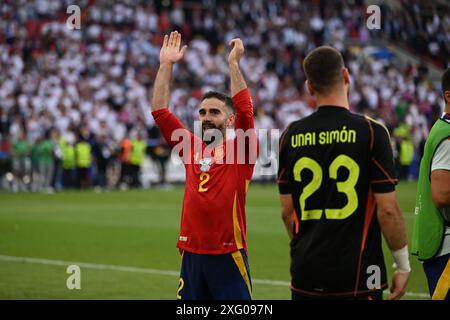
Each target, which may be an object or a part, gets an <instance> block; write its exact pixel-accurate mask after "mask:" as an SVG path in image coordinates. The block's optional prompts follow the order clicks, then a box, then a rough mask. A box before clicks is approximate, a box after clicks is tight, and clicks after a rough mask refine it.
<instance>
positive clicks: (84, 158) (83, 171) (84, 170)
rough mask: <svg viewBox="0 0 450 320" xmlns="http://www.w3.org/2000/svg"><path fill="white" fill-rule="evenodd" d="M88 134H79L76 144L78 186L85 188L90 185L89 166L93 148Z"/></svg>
mask: <svg viewBox="0 0 450 320" xmlns="http://www.w3.org/2000/svg"><path fill="white" fill-rule="evenodd" d="M87 138H88V137H87V136H85V135H84V134H82V133H79V134H78V142H77V143H76V144H75V164H76V168H77V170H76V172H77V187H78V188H80V189H85V188H88V187H89V186H90V180H89V168H90V167H91V163H92V155H91V153H92V148H91V145H90V144H89V142H88V141H87Z"/></svg>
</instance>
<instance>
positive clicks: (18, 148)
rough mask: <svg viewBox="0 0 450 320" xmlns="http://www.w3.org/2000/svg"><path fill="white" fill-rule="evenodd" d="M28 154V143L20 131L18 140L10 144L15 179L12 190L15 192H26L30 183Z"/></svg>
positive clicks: (29, 148)
mask: <svg viewBox="0 0 450 320" xmlns="http://www.w3.org/2000/svg"><path fill="white" fill-rule="evenodd" d="M30 152H31V146H30V143H29V142H28V140H27V137H26V134H25V132H24V131H23V130H21V131H20V133H19V136H18V139H16V140H14V141H13V143H12V156H13V174H14V178H15V179H14V180H15V183H14V184H13V190H14V191H15V192H17V191H19V190H23V191H26V190H27V186H28V184H29V182H30V159H29V156H30Z"/></svg>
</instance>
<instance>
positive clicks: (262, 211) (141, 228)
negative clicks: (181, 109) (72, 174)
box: [0, 183, 427, 299]
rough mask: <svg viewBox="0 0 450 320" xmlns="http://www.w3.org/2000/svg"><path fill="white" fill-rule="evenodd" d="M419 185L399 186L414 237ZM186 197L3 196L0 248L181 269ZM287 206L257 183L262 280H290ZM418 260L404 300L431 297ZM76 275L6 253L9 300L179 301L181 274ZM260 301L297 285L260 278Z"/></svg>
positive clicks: (252, 202) (252, 204)
mask: <svg viewBox="0 0 450 320" xmlns="http://www.w3.org/2000/svg"><path fill="white" fill-rule="evenodd" d="M416 187H417V185H416V184H415V183H403V184H400V185H399V186H398V189H397V190H398V197H399V201H400V206H401V208H402V210H403V212H404V214H405V219H406V222H407V228H408V234H409V236H411V231H412V222H413V211H414V202H415V193H416ZM182 199H183V187H181V186H180V187H176V188H175V189H173V190H169V191H168V190H158V189H151V190H145V191H127V192H116V191H114V192H106V193H95V192H92V191H87V192H75V191H73V192H62V193H58V194H55V195H47V194H11V193H0V255H3V256H18V257H34V258H44V259H50V260H60V261H78V262H84V263H96V264H107V265H120V266H131V267H139V268H149V269H158V270H170V271H175V272H178V271H179V268H180V263H181V259H180V255H179V254H178V251H177V249H176V248H175V245H176V239H177V237H178V230H179V216H180V211H181V204H182ZM279 211H280V210H279V205H278V194H277V190H276V188H275V186H273V185H258V184H253V185H251V186H250V189H249V193H248V201H247V225H248V244H249V257H250V268H251V273H252V278H254V279H266V280H277V281H285V282H287V281H289V256H288V254H289V248H288V237H287V234H286V232H285V229H284V226H283V224H282V221H281V219H280V216H279ZM385 249H386V247H385ZM385 252H386V253H387V254H385V258H386V263H387V265H388V266H390V265H392V259H391V256H390V254H389V253H388V250H385ZM411 262H412V268H413V271H412V273H411V278H410V282H409V287H408V291H409V292H411V293H413V295H410V296H407V297H405V298H406V299H417V298H422V299H423V298H424V296H421V295H420V293H421V294H424V293H426V292H427V285H426V280H425V276H424V274H423V270H422V267H421V265H420V263H419V262H418V261H417V259H416V258H414V257H413V258H411ZM388 270H389V272H391V271H392V269H391V268H388ZM68 276H69V275H68V274H67V273H66V266H64V265H59V266H58V265H46V264H33V263H21V262H17V261H5V260H4V259H3V260H2V259H0V299H175V295H176V290H177V286H178V277H177V276H176V275H161V274H152V273H140V272H123V271H115V270H95V269H90V268H83V267H82V268H81V290H68V289H67V287H66V279H67V277H68ZM389 277H390V275H389ZM389 279H390V278H389ZM417 293H419V295H414V294H417ZM253 298H254V299H289V298H290V291H289V287H288V286H284V285H268V284H264V283H261V282H256V283H254V286H253Z"/></svg>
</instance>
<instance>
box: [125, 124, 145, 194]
mask: <svg viewBox="0 0 450 320" xmlns="http://www.w3.org/2000/svg"><path fill="white" fill-rule="evenodd" d="M146 153H147V141H146V140H145V139H144V136H143V134H142V132H141V131H140V130H138V131H135V132H133V133H132V134H131V153H130V167H129V168H130V177H131V182H130V186H131V187H132V188H139V187H140V186H141V179H140V174H141V166H142V164H143V162H144V159H145V155H146Z"/></svg>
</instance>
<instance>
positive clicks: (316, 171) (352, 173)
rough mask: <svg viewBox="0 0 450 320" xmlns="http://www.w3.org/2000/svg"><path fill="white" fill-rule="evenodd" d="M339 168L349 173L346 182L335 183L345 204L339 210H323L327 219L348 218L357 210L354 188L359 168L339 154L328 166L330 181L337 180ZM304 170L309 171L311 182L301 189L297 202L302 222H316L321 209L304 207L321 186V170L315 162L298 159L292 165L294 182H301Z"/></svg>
mask: <svg viewBox="0 0 450 320" xmlns="http://www.w3.org/2000/svg"><path fill="white" fill-rule="evenodd" d="M340 167H344V168H346V169H347V170H348V172H349V174H348V177H347V180H345V181H337V182H336V187H337V190H338V192H340V193H344V194H345V195H346V197H347V204H346V205H345V206H344V207H343V208H341V209H328V208H327V209H325V216H326V217H327V219H345V218H348V217H349V216H350V215H352V214H353V212H355V210H356V209H357V208H358V194H357V193H356V190H355V186H356V183H357V182H358V178H359V166H358V164H357V163H356V162H355V161H354V160H353V159H352V158H350V157H349V156H346V155H344V154H341V155H339V156H337V157H336V158H335V159H334V160H333V162H332V163H331V164H330V167H329V169H328V171H329V172H328V175H329V177H330V178H331V179H334V180H337V173H338V170H339V168H340ZM304 169H308V170H310V171H311V172H312V174H313V177H312V180H311V182H310V183H308V184H307V185H306V186H305V187H304V188H303V192H302V194H301V195H300V199H299V201H300V208H301V210H302V220H318V219H320V218H321V217H322V209H311V210H306V209H305V207H306V199H308V198H309V197H310V196H311V195H312V194H313V193H314V192H316V191H317V190H318V189H319V188H320V185H321V184H322V178H323V172H322V168H321V166H320V164H318V163H317V161H315V160H313V159H311V158H308V157H303V158H300V159H299V160H297V162H296V163H295V165H294V180H295V181H298V182H301V173H302V171H303V170H304Z"/></svg>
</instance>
